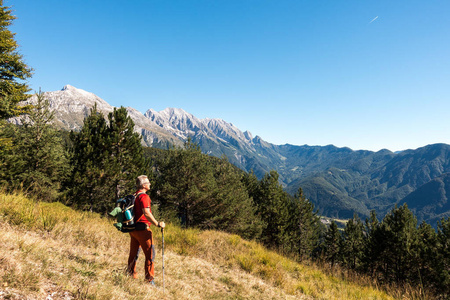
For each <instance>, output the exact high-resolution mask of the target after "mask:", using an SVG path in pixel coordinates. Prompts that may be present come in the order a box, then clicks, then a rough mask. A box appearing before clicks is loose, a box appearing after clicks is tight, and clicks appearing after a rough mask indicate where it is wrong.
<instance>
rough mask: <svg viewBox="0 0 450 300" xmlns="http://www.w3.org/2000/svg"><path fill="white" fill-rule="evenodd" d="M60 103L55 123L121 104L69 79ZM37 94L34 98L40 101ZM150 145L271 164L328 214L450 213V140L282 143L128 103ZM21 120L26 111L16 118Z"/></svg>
mask: <svg viewBox="0 0 450 300" xmlns="http://www.w3.org/2000/svg"><path fill="white" fill-rule="evenodd" d="M44 96H45V98H47V99H48V100H49V102H50V107H51V108H52V109H54V111H55V125H56V126H58V127H59V128H62V129H65V130H75V131H76V130H79V129H80V128H81V126H82V125H83V120H84V118H85V117H86V116H88V115H89V113H90V110H91V108H92V107H93V106H94V104H96V105H97V109H98V110H99V111H100V112H102V113H103V114H105V115H106V114H107V113H109V112H111V111H113V109H114V107H113V106H111V105H109V104H108V103H107V102H106V101H104V100H103V99H101V98H99V97H98V96H96V95H94V94H93V93H89V92H86V91H84V90H81V89H77V88H75V87H73V86H70V85H66V86H65V87H64V88H63V89H62V90H60V91H54V92H45V93H44ZM34 101H36V96H33V97H31V98H30V99H29V100H28V101H27V102H29V103H33V102H34ZM126 109H127V111H128V114H129V116H130V117H131V118H132V119H133V121H134V123H135V130H136V131H137V132H138V133H140V134H141V135H142V143H143V145H144V146H147V147H157V148H163V149H167V148H168V147H170V146H171V145H175V146H182V145H183V144H184V142H185V141H186V140H187V139H188V138H191V139H192V141H193V142H195V143H197V144H198V145H199V146H200V147H201V149H202V151H203V152H204V153H206V154H209V155H213V156H217V157H220V156H222V155H225V156H226V157H227V158H228V160H229V161H230V162H231V163H232V164H234V165H236V166H237V167H239V168H241V169H243V170H245V171H253V172H254V173H255V174H256V175H257V176H258V177H259V178H261V177H262V176H264V174H266V173H267V172H269V171H271V170H276V171H277V172H278V173H279V175H280V183H281V184H282V185H283V186H284V187H285V189H286V190H287V191H288V192H289V193H291V194H295V193H296V192H297V191H298V188H300V187H301V188H302V189H303V192H304V194H305V195H306V197H307V198H309V199H310V200H311V201H312V202H313V203H314V205H315V207H316V208H317V209H318V211H319V213H320V214H321V215H324V216H328V217H334V218H350V217H352V216H353V214H354V213H358V214H359V215H360V216H361V217H366V216H368V215H369V212H370V211H371V210H375V211H376V212H377V214H378V215H379V216H380V217H382V216H384V214H386V213H387V212H388V211H389V210H390V209H392V208H393V207H394V206H395V205H402V204H403V203H407V204H408V206H409V208H410V209H411V210H413V211H414V212H415V214H416V216H418V219H419V221H422V220H424V221H426V222H428V223H430V224H432V225H435V224H434V223H436V220H438V219H440V218H442V217H448V216H450V202H449V201H448V198H447V195H449V194H448V193H447V191H448V192H450V145H447V144H433V145H426V146H424V147H421V148H419V149H416V150H405V151H402V152H399V153H394V152H391V151H389V150H386V149H384V150H380V151H378V152H373V151H366V150H359V151H354V150H352V149H350V148H346V147H344V148H338V147H335V146H333V145H328V146H308V145H303V146H296V145H290V144H285V145H274V144H271V143H269V142H267V141H264V140H262V139H261V138H260V137H259V136H255V137H253V135H252V134H251V133H250V132H248V131H245V132H242V131H241V130H240V129H239V128H237V127H236V126H234V125H233V124H231V123H228V122H226V121H224V120H221V119H209V118H205V119H198V118H196V117H195V116H194V115H192V114H190V113H188V112H186V111H184V110H182V109H180V108H166V109H164V110H162V111H159V112H157V111H155V110H153V109H149V110H147V112H145V114H142V113H141V112H139V111H137V110H136V109H134V108H131V107H127V108H126ZM10 121H11V122H15V123H20V119H19V118H15V119H10Z"/></svg>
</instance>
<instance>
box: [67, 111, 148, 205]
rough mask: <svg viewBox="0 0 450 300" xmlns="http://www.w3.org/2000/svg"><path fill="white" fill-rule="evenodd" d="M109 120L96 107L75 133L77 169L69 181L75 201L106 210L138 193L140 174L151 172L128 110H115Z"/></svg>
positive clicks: (74, 161) (75, 162)
mask: <svg viewBox="0 0 450 300" xmlns="http://www.w3.org/2000/svg"><path fill="white" fill-rule="evenodd" d="M108 119H109V124H107V122H106V120H105V118H104V116H103V115H102V114H101V113H99V112H98V111H97V108H96V106H94V108H93V109H92V110H91V114H90V115H89V116H88V117H87V118H86V119H85V120H84V124H83V128H82V129H81V131H80V132H79V133H72V139H73V143H74V145H75V146H74V149H73V159H72V164H73V165H74V172H73V173H72V179H71V181H70V182H69V184H68V185H69V188H70V198H71V199H72V202H73V203H74V204H77V205H78V206H80V207H81V208H83V209H89V210H91V211H96V212H103V213H106V212H107V211H109V210H110V209H111V208H112V207H113V206H114V203H115V201H116V200H117V199H118V198H120V197H122V196H124V195H126V194H129V193H132V192H134V183H135V178H136V176H138V175H139V174H141V173H142V174H143V173H146V171H150V170H149V169H148V168H147V163H146V160H145V158H144V156H143V149H142V145H141V144H140V137H139V135H138V134H137V133H135V132H134V123H133V121H132V120H131V118H130V117H128V115H127V111H126V109H125V108H123V107H122V108H120V109H114V111H113V112H112V113H110V114H109V116H108Z"/></svg>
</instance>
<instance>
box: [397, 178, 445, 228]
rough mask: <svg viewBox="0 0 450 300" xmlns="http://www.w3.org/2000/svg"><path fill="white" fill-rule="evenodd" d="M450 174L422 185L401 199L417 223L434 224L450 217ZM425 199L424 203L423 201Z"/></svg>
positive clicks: (401, 202) (401, 203)
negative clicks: (416, 219) (414, 216)
mask: <svg viewBox="0 0 450 300" xmlns="http://www.w3.org/2000/svg"><path fill="white" fill-rule="evenodd" d="M449 197H450V173H445V174H442V175H441V176H439V177H436V178H434V179H432V180H431V181H429V182H427V183H426V184H424V185H422V186H421V187H419V188H418V189H416V190H415V191H414V192H412V193H411V194H409V195H408V196H406V197H405V198H403V200H402V201H400V203H399V205H403V204H404V203H407V204H408V207H409V208H410V209H411V210H412V211H413V212H414V213H415V215H416V216H417V218H418V220H419V222H420V221H422V220H424V221H426V222H427V223H429V224H434V223H436V221H438V220H440V219H441V218H443V217H446V218H448V217H450V201H449V199H448V198H449ZM425 199H426V201H424V200H425Z"/></svg>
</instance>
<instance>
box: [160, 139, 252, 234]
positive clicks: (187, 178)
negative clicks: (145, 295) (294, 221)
mask: <svg viewBox="0 0 450 300" xmlns="http://www.w3.org/2000/svg"><path fill="white" fill-rule="evenodd" d="M159 174H160V177H159V178H158V183H157V189H158V192H157V193H156V197H157V199H158V202H159V203H160V204H161V209H162V211H163V213H164V214H165V215H166V216H169V217H171V218H172V220H177V219H178V218H179V219H180V220H181V223H182V225H184V226H185V227H199V228H207V229H217V230H224V231H228V232H232V233H237V234H239V235H241V236H243V237H247V238H253V237H255V236H258V235H259V234H260V230H261V229H260V228H261V224H260V221H259V219H258V218H257V217H256V216H255V209H254V207H253V206H252V199H251V198H250V197H249V195H248V193H247V191H246V189H245V186H244V185H243V183H242V182H241V175H240V174H241V171H238V170H237V169H236V168H235V167H234V166H232V165H231V164H230V163H229V162H228V161H227V160H226V159H224V158H222V159H217V158H213V157H210V156H207V155H205V154H202V153H201V150H200V147H199V146H198V145H196V144H194V143H192V141H191V140H190V139H189V140H188V141H187V142H186V143H185V147H184V149H172V150H170V151H169V155H168V158H167V160H166V161H165V162H163V163H162V164H160V168H159Z"/></svg>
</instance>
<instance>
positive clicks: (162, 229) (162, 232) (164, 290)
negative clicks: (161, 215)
mask: <svg viewBox="0 0 450 300" xmlns="http://www.w3.org/2000/svg"><path fill="white" fill-rule="evenodd" d="M161 234H162V279H163V293H165V292H166V289H165V286H164V228H161Z"/></svg>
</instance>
